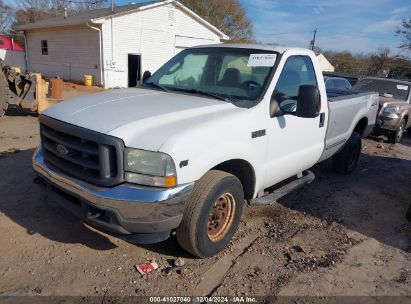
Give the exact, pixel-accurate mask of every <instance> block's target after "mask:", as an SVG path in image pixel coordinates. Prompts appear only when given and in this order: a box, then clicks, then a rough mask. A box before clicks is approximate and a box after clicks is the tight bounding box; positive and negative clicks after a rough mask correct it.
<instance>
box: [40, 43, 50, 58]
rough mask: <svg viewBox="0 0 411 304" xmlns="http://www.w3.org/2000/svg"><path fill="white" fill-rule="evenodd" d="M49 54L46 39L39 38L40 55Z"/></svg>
mask: <svg viewBox="0 0 411 304" xmlns="http://www.w3.org/2000/svg"><path fill="white" fill-rule="evenodd" d="M48 54H49V47H48V44H47V40H41V55H48Z"/></svg>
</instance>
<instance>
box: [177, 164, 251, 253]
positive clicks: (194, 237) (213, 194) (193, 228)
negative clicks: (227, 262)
mask: <svg viewBox="0 0 411 304" xmlns="http://www.w3.org/2000/svg"><path fill="white" fill-rule="evenodd" d="M222 198H223V200H221V199H222ZM232 199H233V200H234V202H232V201H231V200H232ZM226 200H227V201H226ZM224 202H226V204H227V205H229V206H231V208H228V209H229V211H227V212H225V213H224V211H220V209H217V208H216V206H220V204H221V205H224ZM243 204H244V191H243V187H242V185H241V182H240V181H239V179H238V178H237V177H235V176H234V175H231V174H229V173H226V172H223V171H217V170H211V171H209V172H208V173H206V174H205V175H204V177H202V178H201V179H200V180H199V181H198V182H197V183H196V185H195V186H194V189H193V192H192V194H191V196H190V198H189V200H188V202H187V205H186V208H185V210H184V215H183V220H182V222H181V224H180V226H179V227H178V228H177V241H178V243H179V244H180V246H181V247H182V248H184V249H185V250H186V251H188V252H190V253H191V254H193V255H195V256H197V257H199V258H207V257H211V256H213V255H215V254H217V253H218V252H220V251H221V250H223V249H224V248H225V247H226V246H227V245H228V244H229V243H230V240H231V238H232V237H233V235H234V234H235V232H236V231H237V228H238V225H239V223H240V219H241V215H242V213H243ZM224 210H225V209H224ZM218 211H220V212H221V214H219V215H221V216H222V217H224V218H227V219H226V220H225V221H223V223H221V225H220V224H218V225H216V224H215V222H216V221H217V222H218V218H219V216H217V220H215V219H216V217H214V214H215V213H216V212H218ZM224 214H225V216H224ZM212 215H213V216H212ZM217 228H218V229H221V231H220V233H218V229H217Z"/></svg>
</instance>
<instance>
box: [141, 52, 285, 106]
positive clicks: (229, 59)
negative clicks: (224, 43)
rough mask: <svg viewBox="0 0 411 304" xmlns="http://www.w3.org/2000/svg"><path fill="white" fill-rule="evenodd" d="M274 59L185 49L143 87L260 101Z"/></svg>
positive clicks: (269, 55)
mask: <svg viewBox="0 0 411 304" xmlns="http://www.w3.org/2000/svg"><path fill="white" fill-rule="evenodd" d="M276 58H277V55H276V54H275V53H274V52H272V51H271V52H270V51H263V50H252V49H241V48H224V47H216V48H196V49H188V50H184V51H182V52H181V53H179V54H178V55H177V56H175V57H174V58H172V59H171V60H170V61H169V62H168V63H166V64H165V65H164V66H163V67H161V68H160V69H159V70H158V71H157V72H156V73H155V74H154V75H153V76H152V77H151V78H149V79H148V80H147V82H146V84H145V85H146V86H152V87H156V88H160V89H163V90H166V91H180V92H188V93H191V94H201V95H203V96H208V97H211V98H217V99H222V100H226V101H236V100H252V101H254V100H258V99H260V98H261V97H262V95H263V93H264V89H265V87H266V85H267V82H268V79H269V78H270V75H271V71H272V70H273V66H274V64H275V62H276Z"/></svg>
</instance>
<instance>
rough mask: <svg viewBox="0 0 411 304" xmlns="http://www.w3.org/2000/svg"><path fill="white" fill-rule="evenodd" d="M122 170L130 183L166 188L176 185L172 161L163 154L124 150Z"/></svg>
mask: <svg viewBox="0 0 411 304" xmlns="http://www.w3.org/2000/svg"><path fill="white" fill-rule="evenodd" d="M124 169H125V171H126V173H125V179H126V181H127V182H130V183H135V184H140V185H147V186H155V187H168V188H169V187H174V186H176V185H177V174H176V168H175V165H174V161H173V159H172V158H171V156H169V155H167V154H164V153H160V152H151V151H144V150H138V149H130V148H126V150H125V152H124Z"/></svg>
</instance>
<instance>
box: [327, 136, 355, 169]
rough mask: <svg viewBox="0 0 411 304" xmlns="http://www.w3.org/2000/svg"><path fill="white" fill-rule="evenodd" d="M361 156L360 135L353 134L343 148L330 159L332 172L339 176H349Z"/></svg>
mask: <svg viewBox="0 0 411 304" xmlns="http://www.w3.org/2000/svg"><path fill="white" fill-rule="evenodd" d="M360 154H361V135H360V134H359V133H357V132H354V133H353V134H352V135H351V137H350V139H349V140H348V141H347V143H346V144H345V146H344V148H343V149H342V150H341V151H340V152H338V153H337V154H335V155H334V156H333V158H332V167H333V170H334V171H335V172H337V173H340V174H351V173H352V172H353V171H354V169H355V167H357V164H358V159H359V158H360Z"/></svg>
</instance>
